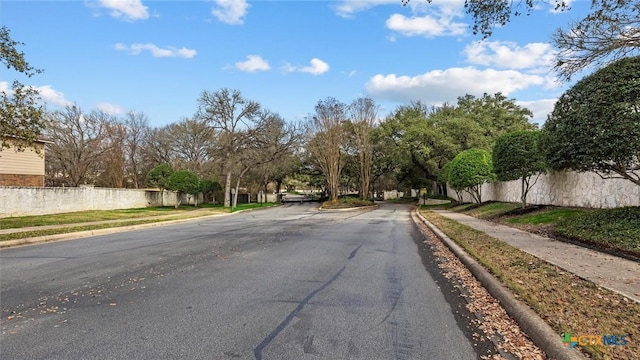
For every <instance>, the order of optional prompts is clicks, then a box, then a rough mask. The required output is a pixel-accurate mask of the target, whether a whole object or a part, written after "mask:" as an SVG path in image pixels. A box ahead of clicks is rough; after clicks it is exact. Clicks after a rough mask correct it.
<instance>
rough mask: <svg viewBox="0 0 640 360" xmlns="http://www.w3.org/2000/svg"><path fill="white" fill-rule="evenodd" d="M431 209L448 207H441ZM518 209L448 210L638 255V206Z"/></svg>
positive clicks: (493, 204)
mask: <svg viewBox="0 0 640 360" xmlns="http://www.w3.org/2000/svg"><path fill="white" fill-rule="evenodd" d="M425 208H426V207H421V209H425ZM430 208H432V209H447V208H446V207H442V206H434V207H430ZM519 208H520V204H519V203H501V202H491V203H487V204H483V205H481V206H478V207H476V206H475V204H461V205H455V206H453V207H450V208H448V210H451V211H455V212H461V213H465V214H468V215H471V216H475V217H477V218H480V219H485V220H491V221H497V222H500V223H502V224H505V225H508V226H513V227H516V228H519V229H521V230H525V231H530V232H534V233H538V234H540V235H545V236H555V237H556V238H565V239H568V240H571V241H573V242H577V243H583V244H585V245H588V246H594V247H597V248H600V249H602V250H612V251H614V252H617V253H618V254H620V253H624V254H627V255H631V256H633V257H636V258H640V207H625V208H617V209H586V208H565V207H557V206H546V207H542V208H540V209H539V210H533V211H532V212H529V213H525V214H522V213H518V209H519Z"/></svg>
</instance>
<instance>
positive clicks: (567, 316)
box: [421, 210, 640, 359]
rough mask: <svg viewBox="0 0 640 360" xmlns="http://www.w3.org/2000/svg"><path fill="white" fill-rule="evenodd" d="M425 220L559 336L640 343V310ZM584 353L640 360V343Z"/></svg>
mask: <svg viewBox="0 0 640 360" xmlns="http://www.w3.org/2000/svg"><path fill="white" fill-rule="evenodd" d="M421 214H422V215H423V216H424V217H425V218H427V220H429V221H430V222H431V223H433V224H434V225H435V226H437V227H438V228H439V229H440V230H442V231H443V232H444V233H445V234H447V235H448V236H449V237H450V238H451V239H452V240H454V241H455V242H456V243H458V244H459V245H460V246H462V247H463V248H464V249H465V250H466V251H467V252H468V253H469V254H471V255H472V256H473V257H474V258H476V259H477V260H478V261H479V262H480V263H481V264H482V265H484V266H485V267H486V268H487V269H488V270H489V271H490V272H491V273H492V274H493V275H495V276H496V277H497V278H498V279H500V281H501V282H502V283H503V284H505V286H507V287H508V288H510V289H511V290H512V291H513V292H514V294H516V296H517V297H518V298H520V299H521V300H522V301H524V302H526V303H527V304H528V305H529V306H530V307H531V308H532V309H533V310H534V311H535V312H536V313H538V314H539V315H540V317H541V318H542V319H544V320H545V321H546V322H547V323H548V324H549V325H550V326H551V327H552V328H553V329H554V330H555V331H556V332H557V333H558V334H563V333H566V332H569V333H571V334H618V335H623V334H627V335H629V338H631V339H639V338H640V327H639V326H638V324H640V304H637V303H635V302H633V301H631V300H628V299H627V298H625V297H623V296H621V295H618V294H616V293H614V292H612V291H609V290H607V289H604V288H600V287H598V286H596V285H595V284H593V283H592V282H589V281H587V280H583V279H581V278H578V277H577V276H575V275H573V274H570V273H568V272H566V271H563V270H561V269H559V268H557V267H555V266H553V265H551V264H548V263H546V262H544V261H542V260H540V259H538V258H536V257H534V256H532V255H529V254H527V253H525V252H522V251H520V250H518V249H516V248H514V247H512V246H510V245H507V244H505V243H504V242H502V241H499V240H497V239H495V238H492V237H491V236H489V235H487V234H485V233H483V232H480V231H477V230H474V229H472V228H470V227H468V226H465V225H462V224H460V223H457V222H455V221H453V220H449V219H446V218H444V217H442V216H441V215H439V214H437V213H434V212H432V211H429V210H421ZM631 214H634V212H632V213H631ZM572 219H573V218H572ZM558 336H560V335H558ZM582 350H584V351H585V352H586V353H588V354H589V356H591V357H592V358H593V359H637V354H640V342H638V341H632V342H629V343H627V345H626V346H606V347H604V346H586V347H584V348H583V349H582Z"/></svg>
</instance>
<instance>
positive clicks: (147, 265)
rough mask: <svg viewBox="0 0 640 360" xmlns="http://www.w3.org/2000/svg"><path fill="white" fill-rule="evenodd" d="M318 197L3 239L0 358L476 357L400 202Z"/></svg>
mask: <svg viewBox="0 0 640 360" xmlns="http://www.w3.org/2000/svg"><path fill="white" fill-rule="evenodd" d="M315 205H316V204H307V203H305V204H287V205H285V206H282V207H279V208H273V209H268V210H260V211H252V212H246V213H242V214H237V215H233V216H227V217H221V218H213V219H207V220H198V221H194V222H191V223H186V224H177V225H170V226H164V227H159V228H152V229H147V230H138V231H132V232H127V233H118V234H112V235H105V236H97V237H92V238H87V239H81V240H73V241H63V242H58V243H47V244H42V245H35V246H26V247H21V248H13V249H6V250H2V251H0V306H1V308H2V314H1V320H0V326H1V330H2V333H1V337H0V358H2V359H5V360H7V359H477V358H479V353H480V352H481V350H479V348H482V347H483V346H484V347H486V344H484V343H483V344H480V345H478V343H479V342H478V341H476V340H474V339H473V338H472V336H471V333H472V332H473V331H474V330H473V328H470V327H469V326H470V325H469V323H468V319H467V318H466V315H465V314H463V313H464V307H463V304H462V300H461V298H460V297H459V296H457V295H456V293H455V289H453V288H452V287H450V286H449V285H447V284H446V281H444V282H443V279H442V278H440V276H439V275H438V274H437V271H436V270H435V269H434V268H433V267H432V266H431V265H429V264H430V263H432V261H431V260H429V259H422V258H421V256H420V254H419V251H418V246H417V243H419V238H417V236H418V235H417V232H416V230H415V227H414V225H413V224H412V221H411V219H410V216H409V210H410V209H409V207H408V206H403V205H382V206H381V207H380V208H379V209H376V210H367V211H364V210H358V211H349V212H320V211H318V210H316V209H315V208H314V206H315ZM425 264H426V266H425ZM430 267H431V268H430Z"/></svg>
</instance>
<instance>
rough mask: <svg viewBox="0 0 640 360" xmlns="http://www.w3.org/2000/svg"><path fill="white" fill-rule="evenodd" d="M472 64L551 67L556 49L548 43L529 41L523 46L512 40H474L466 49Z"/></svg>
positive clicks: (504, 66) (509, 67)
mask: <svg viewBox="0 0 640 360" xmlns="http://www.w3.org/2000/svg"><path fill="white" fill-rule="evenodd" d="M464 54H465V55H466V57H467V61H468V62H470V63H472V64H478V65H485V66H495V67H499V68H503V69H532V68H545V69H547V70H548V69H550V68H551V66H552V65H553V61H554V58H555V51H554V50H553V48H552V47H551V45H550V44H548V43H529V44H526V45H525V46H523V47H520V46H518V44H516V43H514V42H510V41H474V42H472V43H470V44H469V45H467V47H466V48H465V49H464Z"/></svg>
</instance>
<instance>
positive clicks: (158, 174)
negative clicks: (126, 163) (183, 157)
mask: <svg viewBox="0 0 640 360" xmlns="http://www.w3.org/2000/svg"><path fill="white" fill-rule="evenodd" d="M171 174H173V168H172V167H171V165H169V164H160V165H158V166H156V167H154V168H153V169H151V171H149V173H148V174H147V186H156V187H158V188H160V190H164V189H168V187H167V184H168V180H169V177H170V176H171Z"/></svg>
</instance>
